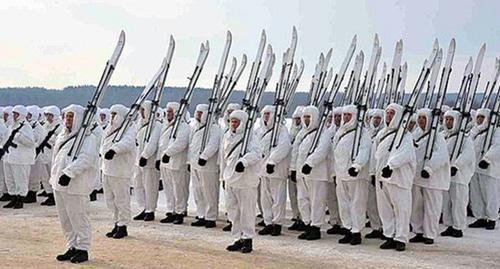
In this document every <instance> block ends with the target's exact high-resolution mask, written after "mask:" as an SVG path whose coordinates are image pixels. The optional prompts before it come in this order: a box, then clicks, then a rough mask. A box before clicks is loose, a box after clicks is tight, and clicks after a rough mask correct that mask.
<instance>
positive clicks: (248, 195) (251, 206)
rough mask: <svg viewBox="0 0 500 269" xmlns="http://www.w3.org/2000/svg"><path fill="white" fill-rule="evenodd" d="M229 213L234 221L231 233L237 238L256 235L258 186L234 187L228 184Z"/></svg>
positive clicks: (249, 237) (247, 237)
mask: <svg viewBox="0 0 500 269" xmlns="http://www.w3.org/2000/svg"><path fill="white" fill-rule="evenodd" d="M226 195H227V202H228V204H227V214H228V217H229V219H230V220H231V221H232V223H233V227H232V229H231V234H232V235H233V236H234V237H235V238H236V239H251V238H253V237H254V236H255V204H256V203H257V188H245V189H239V188H233V187H229V186H226Z"/></svg>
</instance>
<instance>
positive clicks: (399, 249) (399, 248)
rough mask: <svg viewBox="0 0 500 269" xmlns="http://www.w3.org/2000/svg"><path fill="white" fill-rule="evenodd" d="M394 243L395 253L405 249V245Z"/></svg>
mask: <svg viewBox="0 0 500 269" xmlns="http://www.w3.org/2000/svg"><path fill="white" fill-rule="evenodd" d="M394 242H395V243H396V251H404V250H405V249H406V244H405V243H403V242H399V241H394Z"/></svg>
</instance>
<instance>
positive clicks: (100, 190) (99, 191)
mask: <svg viewBox="0 0 500 269" xmlns="http://www.w3.org/2000/svg"><path fill="white" fill-rule="evenodd" d="M96 192H97V193H104V189H103V188H100V189H98V190H97V191H96Z"/></svg>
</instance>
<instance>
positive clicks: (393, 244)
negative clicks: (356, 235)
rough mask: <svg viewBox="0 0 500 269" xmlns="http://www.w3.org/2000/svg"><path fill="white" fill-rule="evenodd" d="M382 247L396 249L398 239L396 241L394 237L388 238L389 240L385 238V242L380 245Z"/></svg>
mask: <svg viewBox="0 0 500 269" xmlns="http://www.w3.org/2000/svg"><path fill="white" fill-rule="evenodd" d="M380 248H381V249H396V241H394V239H392V238H387V240H385V242H384V243H383V244H382V245H380Z"/></svg>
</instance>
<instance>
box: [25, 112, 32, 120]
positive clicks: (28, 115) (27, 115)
mask: <svg viewBox="0 0 500 269" xmlns="http://www.w3.org/2000/svg"><path fill="white" fill-rule="evenodd" d="M32 117H33V115H31V113H29V112H28V114H26V120H27V121H30V120H31V118H32Z"/></svg>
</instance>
